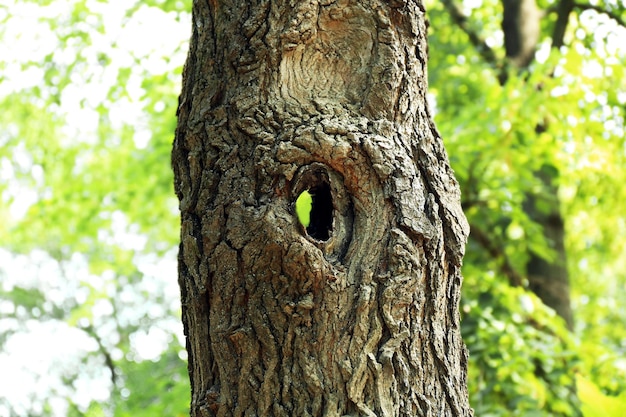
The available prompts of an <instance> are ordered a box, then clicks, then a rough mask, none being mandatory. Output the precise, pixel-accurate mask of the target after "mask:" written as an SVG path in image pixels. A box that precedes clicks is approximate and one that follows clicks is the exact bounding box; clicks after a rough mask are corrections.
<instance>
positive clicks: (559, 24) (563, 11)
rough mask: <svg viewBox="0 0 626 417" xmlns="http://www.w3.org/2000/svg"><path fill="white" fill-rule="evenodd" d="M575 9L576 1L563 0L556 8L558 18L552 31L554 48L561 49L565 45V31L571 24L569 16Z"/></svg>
mask: <svg viewBox="0 0 626 417" xmlns="http://www.w3.org/2000/svg"><path fill="white" fill-rule="evenodd" d="M573 9H574V0H561V1H560V2H559V4H558V6H557V8H556V13H557V18H556V23H555V24H554V30H553V31H552V47H553V48H556V49H559V48H560V47H561V46H563V45H564V42H563V40H564V38H565V30H566V29H567V24H568V23H569V15H570V13H571V12H572V10H573Z"/></svg>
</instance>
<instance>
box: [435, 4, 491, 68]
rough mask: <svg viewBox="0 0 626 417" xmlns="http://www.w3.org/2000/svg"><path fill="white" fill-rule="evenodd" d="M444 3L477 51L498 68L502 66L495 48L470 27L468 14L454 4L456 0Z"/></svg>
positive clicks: (453, 20) (453, 19)
mask: <svg viewBox="0 0 626 417" xmlns="http://www.w3.org/2000/svg"><path fill="white" fill-rule="evenodd" d="M442 3H443V5H444V7H445V8H446V10H447V11H448V13H449V14H450V18H451V19H452V22H454V23H455V24H456V25H457V26H458V27H459V28H460V29H461V30H462V31H463V32H465V34H466V35H467V37H468V38H469V40H470V42H471V43H472V45H474V47H475V48H476V51H477V52H478V54H479V55H480V56H481V57H482V58H483V59H484V60H485V62H487V63H488V64H491V65H492V66H494V67H496V68H499V67H500V66H501V65H500V60H499V59H498V57H497V56H496V54H495V53H494V52H493V49H491V48H490V47H489V45H487V43H486V42H485V40H484V39H482V38H481V37H480V36H479V35H478V33H476V31H474V30H473V29H472V28H470V27H469V25H468V24H467V20H468V19H467V16H465V15H464V14H463V12H461V10H460V9H459V8H458V6H457V5H456V4H454V1H453V0H442Z"/></svg>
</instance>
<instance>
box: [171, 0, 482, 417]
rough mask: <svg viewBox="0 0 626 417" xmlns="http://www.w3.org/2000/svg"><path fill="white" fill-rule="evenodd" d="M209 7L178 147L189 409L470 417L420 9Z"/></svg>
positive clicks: (391, 4)
mask: <svg viewBox="0 0 626 417" xmlns="http://www.w3.org/2000/svg"><path fill="white" fill-rule="evenodd" d="M193 3H194V6H193V35H192V39H191V44H190V52H189V56H188V60H187V63H186V67H185V71H184V76H183V91H182V94H181V97H180V106H179V114H178V117H179V121H178V127H177V131H176V139H175V142H174V149H173V154H172V161H173V162H172V163H173V168H174V173H175V188H176V193H177V195H178V198H179V199H180V210H181V245H180V253H179V281H180V287H181V297H182V309H183V310H182V316H183V317H182V319H183V323H184V327H185V334H186V336H187V350H188V353H189V374H190V378H191V386H192V401H191V416H193V417H200V416H203V417H204V416H289V417H292V416H297V417H299V416H433V417H434V416H437V417H439V416H471V415H472V411H471V409H470V408H469V405H468V395H467V380H466V365H467V353H466V350H465V347H464V345H463V342H462V340H461V336H460V331H459V313H458V304H459V294H460V286H461V272H460V269H461V260H462V256H463V252H464V246H465V241H466V237H467V233H468V227H467V224H466V220H465V217H464V215H463V213H462V211H461V208H460V199H459V190H458V185H457V183H456V181H455V179H454V178H453V173H452V171H451V169H450V167H449V164H448V159H447V156H446V153H445V151H444V149H443V145H442V141H441V138H440V137H439V134H438V132H437V131H436V129H435V127H434V125H433V122H432V120H431V117H430V115H429V111H428V107H427V103H426V86H427V82H426V51H427V46H426V27H425V18H424V9H423V5H422V4H421V2H418V1H388V0H387V1H384V0H362V1H358V2H357V1H344V0H336V1H332V0H309V1H295V0H291V1H289V2H287V1H284V0H283V1H279V0H277V1H268V0H256V1H248V2H241V1H226V0H208V1H199V0H197V1H194V2H193ZM305 190H310V192H311V194H312V195H313V197H312V199H313V202H312V210H311V223H310V224H309V225H308V227H305V226H304V225H302V224H301V223H300V222H299V221H298V218H297V216H296V214H295V212H294V210H295V209H294V205H295V201H296V199H297V197H298V196H299V195H300V193H301V192H303V191H305Z"/></svg>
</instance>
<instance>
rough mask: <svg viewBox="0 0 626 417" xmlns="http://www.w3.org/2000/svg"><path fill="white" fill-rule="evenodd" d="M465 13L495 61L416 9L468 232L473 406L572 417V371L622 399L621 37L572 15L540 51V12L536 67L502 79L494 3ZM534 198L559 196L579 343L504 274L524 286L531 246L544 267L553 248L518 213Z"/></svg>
mask: <svg viewBox="0 0 626 417" xmlns="http://www.w3.org/2000/svg"><path fill="white" fill-rule="evenodd" d="M552 3H553V2H541V1H540V2H538V4H539V5H540V7H542V8H547V7H549V6H550V4H552ZM457 4H460V3H457ZM472 7H474V9H472V13H471V17H469V19H468V21H467V22H465V23H466V25H467V27H469V28H470V30H472V31H474V33H475V34H478V37H479V38H480V39H483V40H486V41H487V44H488V45H490V46H491V48H492V51H493V52H494V56H495V58H496V59H497V60H499V61H498V62H486V61H485V59H484V55H483V54H481V51H480V50H479V48H477V47H476V46H475V45H473V44H472V43H471V42H470V41H469V38H468V36H467V34H466V33H465V32H464V31H462V30H461V29H460V28H459V27H458V25H456V24H455V23H453V22H452V21H451V19H450V17H449V13H448V11H447V10H446V9H445V6H444V4H443V2H432V1H431V2H429V4H428V5H427V9H428V17H429V20H430V23H431V24H430V28H431V30H430V32H429V35H430V36H429V50H430V62H429V75H430V93H431V95H432V97H433V103H434V105H435V106H434V107H435V110H436V117H435V119H436V123H437V127H438V128H439V130H440V132H441V134H442V137H443V138H444V141H445V143H446V148H447V150H448V153H449V155H450V160H451V162H452V165H453V168H454V170H455V174H456V177H457V179H458V181H459V183H460V186H461V190H462V194H463V196H462V199H463V207H464V209H465V213H466V215H467V217H468V220H469V222H470V225H471V230H472V232H471V235H470V240H469V242H468V246H467V254H466V257H465V260H464V264H465V266H464V275H465V282H464V292H463V298H462V302H463V306H462V307H463V317H464V319H463V323H462V326H463V333H464V336H465V340H466V343H467V344H468V348H469V351H470V384H469V388H470V392H471V403H472V405H473V407H474V408H475V409H476V414H477V415H481V416H485V415H578V413H579V411H577V409H579V408H580V404H579V402H578V401H577V399H576V394H575V391H574V390H573V386H574V373H575V371H578V372H580V375H581V376H584V378H586V380H588V381H590V382H591V383H593V384H595V385H596V386H597V387H598V388H599V389H601V390H602V392H603V393H605V394H612V395H617V394H619V393H623V392H626V386H625V384H624V381H626V375H625V369H626V367H625V366H624V365H625V364H626V359H625V355H626V346H624V342H623V341H624V340H626V333H625V331H626V328H624V326H622V325H621V324H620V323H624V322H626V310H624V309H623V308H620V307H619V306H623V305H624V303H625V302H626V285H625V283H626V275H625V274H624V272H623V271H625V270H626V268H625V266H626V265H625V264H624V259H625V258H626V257H625V256H624V254H626V246H625V243H624V242H625V241H624V238H623V236H625V235H626V234H625V233H626V229H625V227H626V220H625V218H624V214H623V209H620V207H623V201H624V199H625V198H626V187H624V186H623V184H624V181H626V160H625V157H626V152H625V149H626V146H625V139H624V138H625V137H626V135H625V134H624V108H625V107H624V105H625V102H626V86H625V85H624V84H623V79H624V78H623V76H624V70H623V68H624V63H625V61H626V56H625V55H626V51H625V50H624V49H623V48H622V49H620V48H617V47H616V46H615V44H612V45H611V41H609V38H611V37H612V36H615V33H622V35H621V36H625V35H624V32H625V30H624V28H621V29H620V28H618V27H616V26H615V25H612V26H611V24H610V23H607V19H601V18H599V17H598V16H597V15H594V14H593V13H590V12H585V13H579V14H577V15H576V18H575V19H573V20H571V21H570V26H569V27H568V31H567V32H566V45H567V47H564V48H562V49H561V50H560V51H555V50H552V51H550V50H549V44H550V36H551V33H552V28H553V25H554V22H555V20H556V19H555V16H554V15H549V16H547V18H546V19H544V21H543V22H542V36H541V40H540V42H543V46H542V48H541V49H542V53H541V54H539V55H538V59H537V60H536V61H535V62H534V63H533V64H532V65H531V67H530V68H529V69H528V70H527V71H525V72H522V73H521V74H517V73H516V71H514V70H513V69H509V70H508V71H507V75H508V78H507V82H506V83H505V84H504V85H501V83H500V82H499V81H500V80H499V74H500V71H501V68H503V62H504V61H503V60H502V59H503V56H504V51H503V47H502V42H501V40H499V39H501V38H499V27H498V25H499V19H500V16H499V14H498V13H496V12H494V10H497V8H498V7H500V2H497V1H484V2H482V4H474V5H473V6H472ZM600 7H603V8H604V7H609V6H608V5H606V4H603V5H601V6H600ZM610 8H611V10H612V11H613V12H614V13H615V14H616V15H617V16H620V15H621V16H624V15H626V13H625V11H624V10H623V8H620V9H618V8H612V6H611V7H610ZM466 12H467V10H466ZM594 22H596V23H594ZM597 22H603V23H602V24H601V25H600V26H599V27H595V26H594V25H596V24H597ZM603 25H604V26H603ZM609 34H611V35H609ZM613 39H615V38H613ZM622 43H623V42H622ZM537 126H541V127H542V129H543V131H542V133H537V130H536V128H537ZM545 167H552V169H553V170H554V172H556V171H558V179H557V183H556V185H557V187H558V193H557V195H554V192H553V191H551V190H546V189H545V185H544V184H542V182H541V181H540V180H539V179H538V178H537V177H536V176H535V175H534V173H535V172H537V171H540V170H542V169H545ZM537 193H539V194H544V195H546V194H549V196H550V197H548V198H552V199H554V198H559V200H560V204H561V210H562V215H563V217H564V218H565V221H566V232H567V234H566V250H567V259H568V269H569V273H570V277H571V278H570V280H571V284H572V299H573V307H574V312H575V323H576V332H575V336H576V337H577V338H578V339H580V340H582V341H584V342H576V341H575V339H574V340H572V337H571V336H568V335H567V332H566V330H565V327H564V324H563V323H562V322H561V321H560V320H559V319H557V318H556V317H553V315H550V314H549V312H548V311H547V310H546V309H545V308H543V307H541V306H540V305H539V304H538V303H539V302H538V300H537V299H536V298H534V297H533V296H532V294H530V293H526V292H524V290H522V289H521V288H511V287H510V283H509V282H510V279H511V276H512V274H516V276H517V277H518V278H520V279H521V280H522V282H521V283H522V284H524V281H523V280H524V276H525V265H526V263H527V261H528V254H529V253H530V252H532V253H535V254H538V255H539V256H541V257H543V258H545V259H547V260H551V259H554V253H553V249H552V247H551V242H549V241H546V239H545V238H544V237H543V234H542V229H541V227H540V225H538V224H536V223H535V222H533V221H532V219H530V218H529V217H528V215H527V214H526V212H525V210H524V208H523V204H524V202H525V199H526V196H527V195H528V194H537ZM525 305H526V306H532V308H531V309H530V311H529V310H526V309H525V308H524V306H525ZM580 400H581V401H582V403H583V405H582V409H583V411H584V412H585V413H589V412H590V411H589V410H590V407H593V406H594V401H593V399H592V398H591V397H590V396H588V395H586V394H583V393H581V395H580Z"/></svg>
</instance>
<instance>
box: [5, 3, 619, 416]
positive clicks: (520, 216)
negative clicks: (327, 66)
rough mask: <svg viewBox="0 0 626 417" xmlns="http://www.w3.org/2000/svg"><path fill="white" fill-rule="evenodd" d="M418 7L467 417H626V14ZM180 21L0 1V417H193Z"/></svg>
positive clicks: (542, 7)
mask: <svg viewBox="0 0 626 417" xmlns="http://www.w3.org/2000/svg"><path fill="white" fill-rule="evenodd" d="M586 1H589V2H588V3H587V2H586ZM426 3H427V10H428V13H427V16H428V18H429V20H430V28H429V55H430V61H429V78H430V87H429V100H430V101H431V109H432V110H433V113H434V115H435V120H436V123H437V127H438V129H439V130H440V132H441V134H442V137H443V138H444V141H445V143H446V147H447V150H448V154H449V156H450V160H451V162H452V165H453V168H454V170H455V172H456V175H457V179H458V181H459V183H460V185H461V189H462V192H463V207H464V209H465V212H466V214H467V217H468V220H469V222H470V224H471V227H472V234H471V236H470V240H469V242H468V245H467V255H466V258H465V261H464V276H465V281H464V286H463V298H462V305H461V313H462V317H463V322H462V327H463V334H464V338H465V341H466V343H467V345H468V348H469V351H470V364H469V388H470V395H471V398H470V401H471V404H472V406H473V407H474V409H475V410H476V415H477V416H482V417H486V416H487V417H488V416H528V417H530V416H580V415H583V414H584V416H586V417H589V416H623V415H624V411H623V410H625V409H626V203H625V202H626V185H625V184H626V140H625V136H626V134H625V127H624V115H625V113H626V81H625V78H624V75H625V74H624V71H625V70H624V68H625V67H626V23H625V22H626V3H625V2H624V1H623V0H584V2H575V1H572V0H532V1H530V0H502V1H500V0H427V1H426ZM190 10H191V1H190V0H175V1H172V0H144V1H136V0H110V1H101V0H54V1H51V0H48V1H45V0H39V1H35V0H19V1H11V0H0V39H1V42H0V417H9V416H10V417H14V416H20V417H22V416H28V417H34V416H71V417H74V416H89V417H99V416H133V417H141V416H155V415H164V416H185V415H188V403H189V397H190V395H189V382H188V378H187V369H186V352H185V349H184V337H183V334H182V325H181V323H180V303H179V293H178V284H177V271H176V253H177V241H178V231H179V230H178V227H179V224H178V214H177V207H178V203H177V200H176V197H175V196H174V192H173V186H172V173H171V169H170V163H169V159H170V156H169V153H170V149H171V143H172V140H173V136H174V134H173V132H174V129H175V126H176V117H175V112H176V107H177V104H178V103H177V96H178V92H179V89H180V81H181V80H180V77H181V70H182V65H183V64H184V60H185V55H186V51H187V42H188V38H189V36H190V33H191V16H190Z"/></svg>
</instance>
